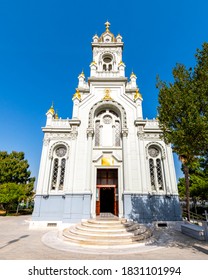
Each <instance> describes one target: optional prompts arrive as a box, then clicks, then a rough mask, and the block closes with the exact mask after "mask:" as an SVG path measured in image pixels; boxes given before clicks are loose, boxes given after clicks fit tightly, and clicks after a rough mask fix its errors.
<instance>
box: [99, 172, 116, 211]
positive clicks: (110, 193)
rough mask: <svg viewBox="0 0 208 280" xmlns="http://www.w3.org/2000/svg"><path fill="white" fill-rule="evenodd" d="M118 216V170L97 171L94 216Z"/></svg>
mask: <svg viewBox="0 0 208 280" xmlns="http://www.w3.org/2000/svg"><path fill="white" fill-rule="evenodd" d="M100 213H112V214H113V215H116V216H117V215H118V169H111V168H110V169H97V188H96V215H100Z"/></svg>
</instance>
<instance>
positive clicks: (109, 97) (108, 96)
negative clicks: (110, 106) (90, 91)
mask: <svg viewBox="0 0 208 280" xmlns="http://www.w3.org/2000/svg"><path fill="white" fill-rule="evenodd" d="M103 100H113V98H112V97H111V96H110V89H108V88H107V89H105V96H104V97H103Z"/></svg>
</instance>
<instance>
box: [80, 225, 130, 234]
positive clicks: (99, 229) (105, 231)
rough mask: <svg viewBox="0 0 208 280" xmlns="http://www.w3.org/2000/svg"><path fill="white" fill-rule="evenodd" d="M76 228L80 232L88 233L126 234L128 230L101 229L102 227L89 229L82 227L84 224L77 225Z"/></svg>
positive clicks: (115, 228) (123, 228)
mask: <svg viewBox="0 0 208 280" xmlns="http://www.w3.org/2000/svg"><path fill="white" fill-rule="evenodd" d="M76 228H77V229H78V230H82V231H88V232H93V233H95V232H98V233H102V232H103V233H112V234H113V233H115V232H126V231H127V230H126V228H125V227H123V226H122V227H113V228H112V227H103V228H100V227H87V226H85V225H82V224H77V225H76Z"/></svg>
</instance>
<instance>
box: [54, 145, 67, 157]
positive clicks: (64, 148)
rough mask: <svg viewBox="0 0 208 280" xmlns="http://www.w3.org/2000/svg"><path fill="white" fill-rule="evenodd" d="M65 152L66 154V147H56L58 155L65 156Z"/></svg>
mask: <svg viewBox="0 0 208 280" xmlns="http://www.w3.org/2000/svg"><path fill="white" fill-rule="evenodd" d="M65 154H66V147H58V148H57V149H56V155H57V156H58V157H63V156H65Z"/></svg>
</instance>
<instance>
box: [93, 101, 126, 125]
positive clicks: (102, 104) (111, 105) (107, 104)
mask: <svg viewBox="0 0 208 280" xmlns="http://www.w3.org/2000/svg"><path fill="white" fill-rule="evenodd" d="M105 108H106V109H107V108H108V109H112V110H114V111H116V112H117V113H118V115H119V116H120V118H121V123H122V127H123V128H124V129H125V128H127V119H126V111H125V109H124V107H123V106H122V105H121V104H119V103H118V102H117V101H114V100H101V101H99V102H97V103H95V104H94V105H93V107H92V108H91V109H90V112H89V118H88V128H93V126H94V123H93V121H94V117H95V115H96V113H97V111H98V110H101V109H105Z"/></svg>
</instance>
